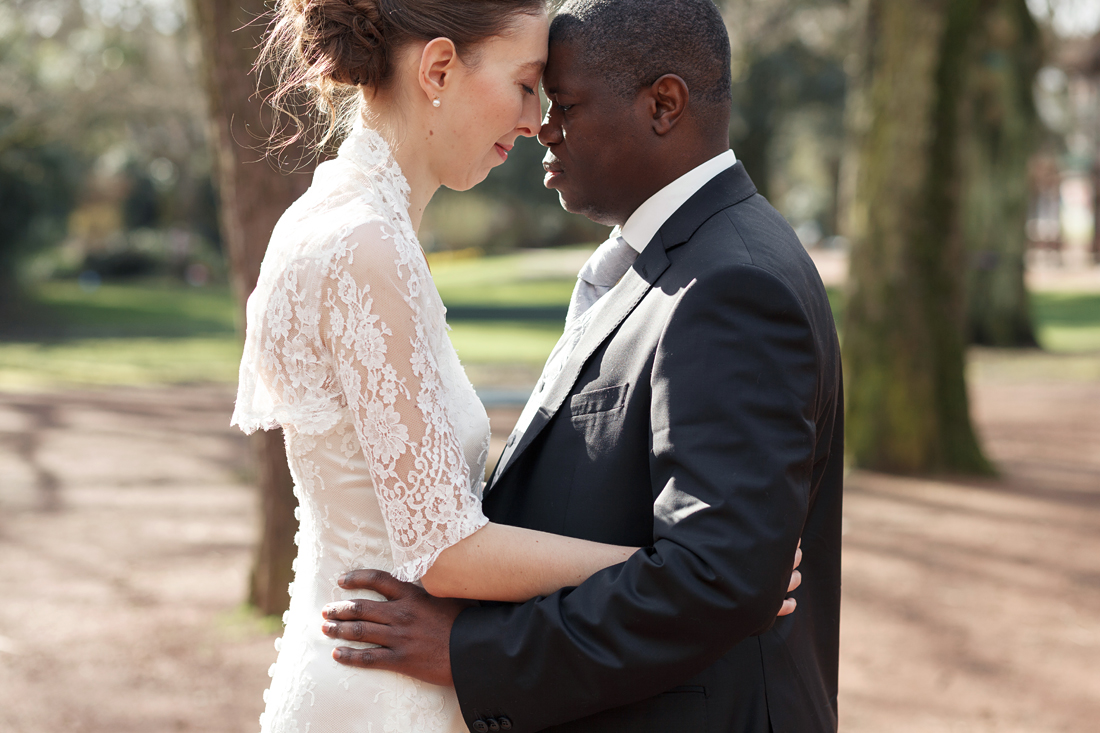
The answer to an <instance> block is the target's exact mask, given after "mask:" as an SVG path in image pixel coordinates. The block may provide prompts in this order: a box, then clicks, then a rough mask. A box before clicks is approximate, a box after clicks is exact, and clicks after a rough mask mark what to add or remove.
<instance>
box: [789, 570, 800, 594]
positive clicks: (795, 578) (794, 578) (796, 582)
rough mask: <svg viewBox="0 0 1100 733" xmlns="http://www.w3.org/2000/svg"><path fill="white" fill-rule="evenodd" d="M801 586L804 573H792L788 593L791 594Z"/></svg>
mask: <svg viewBox="0 0 1100 733" xmlns="http://www.w3.org/2000/svg"><path fill="white" fill-rule="evenodd" d="M800 585H802V573H800V572H798V571H797V570H795V571H794V572H793V573H791V584H790V585H788V586H787V592H788V593H790V592H791V591H792V590H794V589H795V588H797V587H798V586H800Z"/></svg>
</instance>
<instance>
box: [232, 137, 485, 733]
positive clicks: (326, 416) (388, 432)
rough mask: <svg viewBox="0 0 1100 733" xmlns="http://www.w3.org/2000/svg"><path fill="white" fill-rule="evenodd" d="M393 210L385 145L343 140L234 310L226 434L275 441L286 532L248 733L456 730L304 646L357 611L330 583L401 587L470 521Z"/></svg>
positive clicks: (419, 257)
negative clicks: (286, 600) (288, 562)
mask: <svg viewBox="0 0 1100 733" xmlns="http://www.w3.org/2000/svg"><path fill="white" fill-rule="evenodd" d="M408 195H409V189H408V184H407V183H406V181H405V178H404V176H403V175H402V174H401V171H400V169H399V168H398V166H397V163H396V162H395V161H394V160H393V157H392V155H391V154H390V150H389V147H388V146H387V145H386V143H385V141H384V140H383V139H382V137H381V136H380V135H378V134H377V133H375V132H374V131H372V130H370V129H367V128H364V127H359V128H358V129H357V130H356V131H355V132H354V133H352V135H351V136H349V138H348V139H347V140H346V141H345V142H344V144H343V145H342V146H341V148H340V154H339V156H338V157H337V158H336V159H335V160H332V161H328V162H326V163H322V164H321V165H320V166H318V168H317V172H316V173H315V176H314V181H313V185H312V186H311V187H310V189H309V191H307V192H306V194H305V195H303V196H302V198H301V199H299V200H298V201H297V202H296V203H295V204H294V205H293V206H291V208H290V209H288V210H287V212H286V213H285V214H284V216H283V218H282V219H281V220H280V221H279V224H278V225H277V226H276V228H275V231H274V233H273V234H272V238H271V243H270V245H269V247H268V251H267V253H266V255H265V257H264V263H263V266H262V267H261V271H260V278H259V281H258V283H257V286H256V289H255V291H254V292H253V294H252V296H251V297H250V298H249V300H248V310H247V315H248V329H247V334H246V339H245V351H244V357H243V358H242V361H241V372H240V382H239V386H238V394H237V404H236V410H235V412H234V415H233V423H234V424H236V425H239V426H240V427H241V429H243V430H245V431H246V432H253V431H255V430H257V429H270V428H274V427H282V428H283V431H284V434H285V438H286V443H287V457H288V460H289V463H290V468H291V473H292V475H293V476H294V483H295V495H296V496H297V498H298V502H299V510H298V518H299V522H300V527H299V532H298V536H297V537H296V539H295V541H296V542H297V544H298V557H297V559H296V561H295V579H294V583H293V584H292V586H291V594H292V598H291V606H290V610H289V611H288V612H287V614H286V615H285V617H284V620H285V622H286V630H285V633H284V636H283V638H282V639H281V640H280V643H279V647H280V651H279V658H278V661H277V662H276V664H275V665H273V667H272V670H271V671H272V678H273V679H272V684H271V688H270V690H269V691H268V693H267V694H266V695H265V700H267V703H268V704H267V711H266V712H265V713H264V716H263V717H262V718H261V721H262V728H263V730H264V731H265V732H266V731H270V732H271V733H275V732H276V731H280V732H282V731H286V732H290V731H296V732H298V733H305V732H306V731H312V733H323V732H324V731H330V730H331V731H334V732H335V731H341V732H342V731H360V730H363V731H371V730H378V731H383V730H395V731H397V730H399V731H436V730H438V731H446V732H448V733H450V732H451V731H465V725H464V724H463V723H462V718H461V715H460V714H459V711H458V707H457V700H456V699H455V698H454V692H453V690H450V689H443V688H437V687H434V686H432V685H426V684H423V683H419V682H416V681H413V680H409V679H408V678H405V677H402V676H400V675H395V674H390V673H382V672H368V671H365V670H349V669H348V668H346V667H341V666H340V665H338V664H336V662H334V661H333V660H332V658H331V651H332V648H333V646H334V645H333V643H332V642H331V641H330V640H328V639H326V638H325V637H324V636H323V635H321V634H320V629H319V626H320V609H321V607H322V606H323V605H324V604H326V603H328V602H331V601H333V600H340V599H344V598H349V597H363V594H358V595H356V594H354V593H350V592H347V591H343V590H342V589H340V588H339V587H338V586H337V585H336V578H338V577H339V576H340V575H341V574H343V573H344V572H346V571H348V570H351V569H355V568H363V567H369V568H379V569H383V570H387V571H389V572H391V573H392V574H393V575H394V576H395V577H397V578H399V579H401V580H406V581H417V580H418V579H419V578H420V577H421V576H423V574H424V573H425V572H426V571H427V570H428V569H429V568H430V567H431V565H432V563H433V562H434V561H435V559H436V558H437V557H438V556H439V553H440V552H442V551H443V550H444V549H446V548H447V547H450V546H451V545H453V544H455V543H456V542H459V541H460V540H462V539H463V538H465V537H467V536H469V535H470V534H472V533H473V532H475V531H477V530H478V529H480V528H481V527H482V526H484V525H485V524H486V522H487V521H488V520H486V518H485V516H484V514H483V513H482V511H481V501H480V497H481V491H482V485H483V477H484V471H485V460H486V457H487V455H488V447H489V423H488V417H487V415H486V414H485V410H484V407H482V405H481V403H480V401H479V400H478V399H477V395H476V394H475V393H474V390H473V387H472V386H471V385H470V383H469V380H468V379H467V378H466V375H465V373H464V371H463V370H462V366H461V364H460V363H459V361H458V357H457V355H456V354H455V352H454V349H453V347H452V346H451V343H450V340H449V339H448V337H447V325H446V309H445V308H444V306H443V302H442V301H441V300H440V298H439V294H438V292H437V291H436V289H435V286H434V283H433V282H432V279H431V275H430V273H429V271H428V267H427V262H426V260H425V259H424V255H423V252H422V250H421V249H420V245H419V242H418V241H417V239H416V235H415V232H414V231H413V229H412V225H411V222H410V220H409V216H408ZM377 599H378V598H376V600H377Z"/></svg>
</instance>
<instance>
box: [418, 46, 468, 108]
mask: <svg viewBox="0 0 1100 733" xmlns="http://www.w3.org/2000/svg"><path fill="white" fill-rule="evenodd" d="M457 65H458V50H457V49H456V48H455V44H454V41H452V40H451V39H450V38H436V39H434V40H431V41H429V42H428V43H427V45H425V46H424V51H423V53H421V54H420V72H419V76H418V77H417V79H418V81H419V82H420V89H421V90H422V91H423V92H424V94H425V95H426V96H427V97H428V101H429V102H434V101H435V100H437V99H440V98H441V97H442V96H443V93H444V91H445V90H446V89H447V87H448V85H449V82H450V76H451V74H452V73H453V72H454V70H455V67H456V66H457ZM436 106H439V105H436Z"/></svg>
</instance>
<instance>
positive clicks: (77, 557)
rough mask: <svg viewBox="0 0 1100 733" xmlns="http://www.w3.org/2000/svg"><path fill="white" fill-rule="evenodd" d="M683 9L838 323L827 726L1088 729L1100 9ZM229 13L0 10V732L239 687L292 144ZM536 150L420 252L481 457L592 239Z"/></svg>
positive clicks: (301, 171) (241, 703)
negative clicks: (478, 407) (276, 228)
mask: <svg viewBox="0 0 1100 733" xmlns="http://www.w3.org/2000/svg"><path fill="white" fill-rule="evenodd" d="M719 4H720V6H721V7H722V9H723V12H724V14H725V15H726V17H727V20H728V27H729V29H730V33H731V39H732V42H733V57H732V59H731V63H732V69H733V77H734V119H733V124H732V125H731V129H730V139H731V143H732V145H733V148H734V150H735V152H736V153H737V154H738V156H739V158H740V159H741V160H742V161H743V162H744V163H745V165H746V167H747V169H748V171H749V173H750V175H752V176H753V178H754V180H755V182H756V183H757V185H758V187H759V188H760V189H761V191H762V192H763V193H765V194H766V195H767V196H768V198H769V200H771V201H772V202H773V203H774V204H775V205H776V206H777V208H779V210H780V211H781V212H782V213H783V215H784V216H785V217H786V218H787V219H788V220H789V221H790V222H791V224H792V226H794V227H795V230H796V232H797V233H798V235H799V237H800V239H801V240H802V241H803V243H804V244H805V246H806V247H807V249H808V250H809V251H810V253H811V255H812V256H813V258H814V260H815V262H817V263H818V266H819V269H820V271H821V273H822V277H823V279H824V280H825V282H826V284H827V286H828V287H829V289H830V295H831V297H832V300H833V303H834V307H835V310H836V313H837V320H838V325H839V326H840V329H841V334H842V339H843V340H844V348H845V358H846V367H847V370H848V379H849V393H850V403H849V408H850V410H849V414H850V417H851V418H852V423H853V427H852V428H851V430H850V433H849V445H850V449H851V452H852V455H851V459H850V464H851V472H850V474H849V477H848V481H847V490H846V509H845V530H844V531H845V537H844V541H845V556H844V607H843V620H842V646H841V650H842V660H841V680H840V684H841V697H840V706H841V727H842V729H843V730H846V731H914V732H916V731H1019V732H1021V733H1023V732H1024V731H1028V732H1032V731H1062V730H1066V731H1069V730H1074V731H1076V730H1088V729H1092V728H1093V727H1095V725H1096V723H1095V721H1096V720H1100V661H1098V660H1100V566H1098V563H1097V560H1096V558H1097V557H1100V264H1098V257H1100V244H1098V243H1100V231H1098V228H1097V226H1096V222H1097V217H1098V215H1100V207H1098V205H1097V201H1098V197H1100V35H1098V33H1100V0H1049V2H1048V1H1047V0H1026V2H1025V0H847V1H844V0H725V1H724V2H720V3H719ZM245 6H248V7H251V8H262V3H259V2H256V1H254V0H253V1H252V2H237V1H234V2H217V1H216V0H207V1H202V0H194V2H191V3H188V2H185V1H184V0H0V731H3V733H8V732H9V731H10V732H11V733H52V732H53V731H61V730H65V731H88V732H95V733H98V732H100V731H104V732H105V731H112V732H124V731H130V730H133V731H139V730H140V731H149V730H153V731H176V730H198V731H211V732H214V731H226V732H227V733H228V732H230V731H243V730H253V729H254V728H255V725H256V722H255V721H256V717H257V716H258V714H259V712H260V710H261V708H262V705H263V703H262V699H261V694H262V691H263V690H264V688H265V687H266V684H267V677H266V671H267V667H268V665H270V664H271V662H273V661H274V656H275V651H274V647H273V644H272V643H273V641H274V639H275V637H276V636H277V635H278V628H279V621H278V610H279V605H280V604H281V603H285V596H286V594H285V586H286V580H287V578H286V573H287V571H288V564H289V563H288V560H287V551H288V547H289V550H290V551H291V552H292V551H293V546H292V545H291V544H290V542H289V537H290V535H291V534H292V533H293V526H292V524H293V522H292V520H289V521H288V516H289V515H290V513H291V512H292V510H293V507H292V499H291V501H290V502H288V500H287V485H286V476H285V475H283V474H282V473H280V470H279V469H280V463H281V461H282V458H281V456H279V455H278V454H277V450H273V448H272V446H273V445H274V446H276V447H277V446H278V440H279V438H278V436H277V435H275V436H272V437H270V438H268V439H264V438H258V439H254V440H249V439H246V438H244V437H243V436H241V435H239V434H238V433H237V432H236V431H234V430H233V429H231V428H229V426H228V421H229V415H230V412H231V408H232V398H233V393H234V385H235V379H236V370H237V362H238V359H239V356H240V350H241V349H240V344H241V322H240V321H241V319H240V312H241V308H240V298H241V295H242V294H246V293H247V290H248V289H249V278H250V277H251V278H253V279H254V277H255V274H254V271H255V267H256V266H257V265H258V256H259V255H260V254H262V248H263V244H264V243H265V242H266V233H267V232H270V225H271V224H272V223H273V221H274V218H273V217H277V215H278V213H279V212H281V210H282V208H283V207H285V205H286V202H287V201H288V200H289V197H292V196H293V194H294V193H295V192H296V191H300V190H301V189H302V188H303V187H304V186H305V185H308V178H309V173H308V171H309V169H310V166H311V165H312V162H311V161H310V160H309V159H308V158H301V157H295V150H294V149H291V151H290V152H289V153H288V154H286V155H284V156H283V157H282V158H281V159H279V160H272V159H270V158H265V157H264V150H265V142H266V136H265V128H264V125H265V118H263V116H262V115H260V114H259V113H258V112H257V110H258V109H259V103H258V101H257V99H256V98H252V99H249V94H250V92H251V91H252V90H254V88H255V81H254V80H252V79H247V78H245V77H244V76H243V73H241V68H242V59H244V60H247V57H248V55H249V54H250V53H251V51H250V49H251V48H252V47H253V44H254V42H255V37H256V34H257V33H259V32H260V30H261V29H262V22H263V19H262V18H259V19H258V20H255V18H254V15H255V13H256V12H258V11H255V10H253V11H252V12H253V15H251V16H250V15H249V14H248V12H245V11H241V8H242V7H245ZM238 11H240V12H238ZM250 21H254V22H250ZM244 66H247V63H245V64H244ZM234 80H236V81H234ZM250 115H255V116H250ZM330 152H331V151H330ZM540 158H541V149H540V148H539V147H538V145H537V144H535V142H534V141H530V140H521V141H519V144H518V145H517V148H516V150H515V151H514V153H513V155H512V157H511V159H510V160H509V161H508V163H506V164H505V165H503V166H501V167H500V168H498V169H496V170H495V171H494V172H493V173H492V174H491V175H490V177H489V179H488V180H487V181H486V182H485V183H484V184H482V185H481V186H479V187H477V188H476V189H474V190H473V191H471V192H467V193H461V194H459V193H454V192H450V191H446V190H443V191H441V192H440V194H438V195H437V198H436V200H435V201H433V203H432V205H431V206H430V207H429V210H428V216H427V218H426V221H425V225H424V227H423V229H422V231H421V240H422V244H423V245H424V247H425V249H426V250H427V252H428V256H429V261H430V262H431V264H432V271H433V275H434V277H435V279H436V282H437V285H438V286H439V289H440V292H441V294H442V296H443V300H444V302H445V304H446V305H447V307H448V310H449V314H448V317H449V321H450V323H451V325H452V327H453V331H452V339H453V341H454V343H455V345H456V348H457V350H458V352H459V354H460V356H461V357H462V359H463V362H464V364H465V365H466V366H467V368H468V370H469V372H470V375H471V379H472V381H473V382H474V384H475V385H476V386H477V388H478V390H479V393H480V394H481V396H482V398H483V400H484V401H485V402H486V404H487V406H488V407H489V408H490V413H491V417H492V420H493V431H494V446H495V450H498V451H499V447H500V441H501V438H502V437H504V436H506V435H507V434H508V432H509V430H510V428H511V425H512V423H513V422H514V420H515V418H516V417H517V416H518V412H519V407H520V406H521V405H522V403H523V401H524V400H525V399H526V395H527V394H528V392H529V390H530V387H531V385H532V384H533V383H534V381H535V380H536V378H537V376H538V371H539V368H540V367H541V364H542V361H543V359H544V358H545V356H546V355H547V354H548V352H549V350H550V348H551V347H552V346H553V344H554V342H555V341H556V339H557V336H558V334H559V333H560V329H561V323H562V319H563V317H564V314H565V306H566V303H567V301H568V298H569V294H570V292H571V290H572V286H573V282H574V278H575V273H576V271H577V269H578V268H579V267H580V265H581V264H582V263H583V262H584V260H585V259H586V257H587V255H588V253H589V252H591V250H592V248H593V247H594V246H595V244H596V243H597V242H599V241H600V240H602V239H603V238H604V237H605V236H606V229H604V228H601V227H596V226H593V225H591V224H590V223H588V222H587V221H585V220H583V219H580V218H578V217H574V216H571V215H568V214H566V213H564V212H563V211H562V210H561V208H560V206H559V205H558V202H557V197H556V195H555V194H553V193H552V192H548V191H545V190H544V189H543V188H542V186H541V175H540V174H541V170H540V168H539V164H538V161H539V159H540ZM878 212H885V213H884V214H882V215H881V216H880V215H879V213H878ZM884 222H892V223H893V226H887V225H886V224H885V223H884ZM929 262H931V263H932V264H931V265H929V264H928V263H929ZM922 263H923V264H922ZM964 347H965V348H964ZM937 375H939V376H937ZM865 385H872V386H876V385H877V388H876V389H869V390H868V389H864V386H865ZM888 387H889V388H888ZM861 390H863V391H862V392H861ZM852 395H854V396H852ZM898 405H902V406H904V409H899V408H898V407H897V406H898ZM899 414H905V415H910V414H912V415H916V416H917V419H915V420H913V421H909V422H904V421H903V422H900V423H899V421H898V420H897V419H894V418H895V417H896V416H897V415H899Z"/></svg>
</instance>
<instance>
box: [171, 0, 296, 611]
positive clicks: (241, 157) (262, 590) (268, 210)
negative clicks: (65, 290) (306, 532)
mask: <svg viewBox="0 0 1100 733" xmlns="http://www.w3.org/2000/svg"><path fill="white" fill-rule="evenodd" d="M191 7H192V9H193V11H194V15H195V19H196V21H197V26H198V30H199V35H200V38H201V44H202V59H203V67H204V68H203V72H204V77H205V82H206V89H207V95H208V97H209V101H210V121H211V125H210V130H211V141H212V145H213V148H214V152H215V161H216V164H217V181H218V189H219V197H220V201H221V210H220V215H221V227H222V233H223V236H224V238H225V242H226V251H227V253H228V257H229V265H230V270H231V273H232V278H233V286H234V289H235V291H236V293H237V296H238V298H239V301H240V303H241V312H242V313H243V312H244V303H245V301H246V299H247V297H248V295H249V294H250V293H251V292H252V290H253V289H254V288H255V287H256V280H257V278H258V277H259V272H260V263H261V261H262V260H263V256H264V252H265V251H266V250H267V243H268V240H269V239H270V237H271V232H272V230H273V229H274V228H275V223H276V222H277V221H278V219H279V217H280V216H281V215H282V213H283V212H284V211H285V210H286V208H287V207H288V206H290V204H291V203H293V202H294V200H295V199H297V198H298V197H299V196H301V195H302V193H303V192H304V191H305V190H306V188H308V186H309V176H308V175H307V171H304V170H301V169H299V170H296V171H295V172H293V173H287V172H284V171H280V170H279V169H278V168H277V166H276V165H274V164H273V162H272V161H271V159H269V158H266V157H265V154H264V153H265V150H266V145H267V131H268V130H270V129H272V128H271V119H270V116H269V114H268V112H267V111H266V110H265V108H264V105H263V104H262V102H261V100H260V99H259V98H258V96H257V95H256V83H255V78H254V77H253V76H251V75H250V73H249V72H250V70H251V68H252V65H253V63H254V61H255V58H256V53H257V51H256V48H257V46H258V44H259V42H260V39H261V37H262V34H263V30H264V24H263V18H264V14H265V13H266V12H267V8H266V7H265V4H264V2H263V0H235V1H234V2H232V3H227V2H221V1H220V0H192V2H191ZM287 152H288V154H289V157H291V158H293V159H299V160H301V159H305V157H306V156H302V155H300V153H301V152H302V151H301V150H295V149H293V148H292V149H290V150H288V151H287ZM242 322H243V319H242ZM252 445H253V450H254V454H255V459H256V463H257V466H258V471H257V480H258V483H259V486H258V488H259V495H260V508H261V512H260V518H261V528H260V541H259V543H258V545H257V548H256V554H255V559H254V561H253V566H252V573H251V580H250V587H249V591H248V599H249V602H250V603H251V604H252V605H254V606H255V607H256V608H258V609H259V610H260V611H261V612H263V613H265V614H279V613H282V612H283V611H285V610H286V608H287V606H288V604H289V595H288V593H287V587H288V586H289V584H290V582H291V580H292V579H293V571H292V569H291V564H292V563H293V561H294V556H295V554H296V552H295V546H294V534H295V532H296V529H297V524H298V523H297V520H296V518H295V516H294V509H295V506H296V504H297V502H296V500H295V498H294V493H293V481H292V479H291V476H290V470H289V468H288V467H287V461H286V452H285V449H284V447H283V436H282V433H281V432H280V431H271V432H262V433H259V434H258V435H256V436H254V437H253V443H252Z"/></svg>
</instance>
